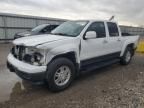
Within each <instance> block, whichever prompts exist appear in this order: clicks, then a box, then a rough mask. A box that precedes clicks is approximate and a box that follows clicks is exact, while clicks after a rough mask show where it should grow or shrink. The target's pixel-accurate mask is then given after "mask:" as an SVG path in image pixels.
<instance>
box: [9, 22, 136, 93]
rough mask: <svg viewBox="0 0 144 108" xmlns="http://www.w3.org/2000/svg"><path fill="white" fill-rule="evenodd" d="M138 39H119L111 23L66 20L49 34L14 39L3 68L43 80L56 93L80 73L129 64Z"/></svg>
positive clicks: (117, 31)
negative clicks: (117, 64)
mask: <svg viewBox="0 0 144 108" xmlns="http://www.w3.org/2000/svg"><path fill="white" fill-rule="evenodd" d="M138 40H139V36H124V37H123V36H122V35H121V31H120V28H119V26H118V25H117V23H115V22H111V21H93V20H78V21H68V22H64V23H63V24H61V25H60V26H58V27H57V28H56V29H55V30H53V31H52V32H51V33H50V34H44V35H39V36H31V37H24V38H20V39H16V40H14V41H13V48H12V49H11V52H10V54H9V55H8V58H7V66H8V68H9V70H10V71H11V72H15V73H16V74H17V75H18V76H20V77H21V78H22V79H25V80H29V81H33V82H40V81H43V82H45V81H46V82H47V83H48V85H49V88H50V90H51V91H60V90H63V89H65V88H67V87H68V86H69V85H70V84H71V82H72V81H73V80H74V78H75V77H76V76H78V75H79V73H80V72H85V71H91V70H94V69H97V68H100V67H103V66H107V65H110V64H113V63H116V62H120V64H122V65H127V64H129V63H130V61H131V59H132V57H133V55H134V52H135V49H136V47H137V43H138Z"/></svg>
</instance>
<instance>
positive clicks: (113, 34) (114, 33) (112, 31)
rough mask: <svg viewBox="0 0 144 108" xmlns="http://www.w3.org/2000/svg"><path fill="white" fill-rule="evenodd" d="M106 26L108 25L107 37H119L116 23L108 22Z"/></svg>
mask: <svg viewBox="0 0 144 108" xmlns="http://www.w3.org/2000/svg"><path fill="white" fill-rule="evenodd" d="M107 25H108V30H109V35H110V36H111V37H116V36H119V31H118V27H117V24H116V23H112V22H108V23H107Z"/></svg>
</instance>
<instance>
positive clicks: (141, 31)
mask: <svg viewBox="0 0 144 108" xmlns="http://www.w3.org/2000/svg"><path fill="white" fill-rule="evenodd" d="M120 28H121V31H122V32H124V33H130V34H133V35H140V36H144V28H142V27H132V26H124V25H122V26H120Z"/></svg>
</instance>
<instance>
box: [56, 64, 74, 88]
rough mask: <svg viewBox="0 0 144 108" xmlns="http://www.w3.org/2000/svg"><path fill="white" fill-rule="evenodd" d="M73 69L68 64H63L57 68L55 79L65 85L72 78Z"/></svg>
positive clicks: (59, 83)
mask: <svg viewBox="0 0 144 108" xmlns="http://www.w3.org/2000/svg"><path fill="white" fill-rule="evenodd" d="M70 76H71V70H70V68H69V67H68V66H61V67H60V68H59V69H57V71H56V73H55V76H54V81H55V83H56V84H57V85H58V86H63V85H65V84H66V83H68V81H69V80H70Z"/></svg>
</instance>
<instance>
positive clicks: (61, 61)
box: [46, 58, 75, 92]
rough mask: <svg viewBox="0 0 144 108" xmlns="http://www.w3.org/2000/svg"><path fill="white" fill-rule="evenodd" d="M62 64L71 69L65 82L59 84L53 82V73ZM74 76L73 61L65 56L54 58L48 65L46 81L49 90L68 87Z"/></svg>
mask: <svg viewBox="0 0 144 108" xmlns="http://www.w3.org/2000/svg"><path fill="white" fill-rule="evenodd" d="M62 66H67V67H68V68H69V70H70V71H71V72H70V73H71V75H70V78H69V80H68V82H67V83H66V84H64V85H62V86H59V85H57V84H56V82H55V73H56V72H57V70H58V69H59V68H60V67H62ZM74 77H75V66H74V64H73V62H72V61H70V60H69V59H67V58H57V59H54V60H53V61H52V62H51V63H50V64H49V66H48V70H47V78H46V81H47V83H48V86H49V89H50V91H52V92H59V91H62V90H64V89H66V88H67V87H69V86H70V84H71V83H72V81H73V79H74Z"/></svg>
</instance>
